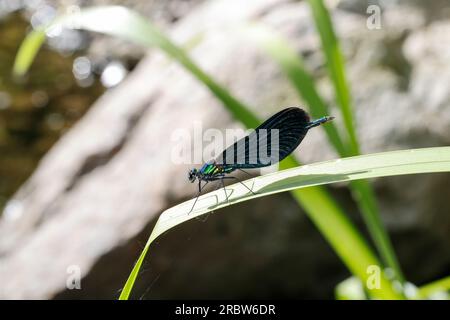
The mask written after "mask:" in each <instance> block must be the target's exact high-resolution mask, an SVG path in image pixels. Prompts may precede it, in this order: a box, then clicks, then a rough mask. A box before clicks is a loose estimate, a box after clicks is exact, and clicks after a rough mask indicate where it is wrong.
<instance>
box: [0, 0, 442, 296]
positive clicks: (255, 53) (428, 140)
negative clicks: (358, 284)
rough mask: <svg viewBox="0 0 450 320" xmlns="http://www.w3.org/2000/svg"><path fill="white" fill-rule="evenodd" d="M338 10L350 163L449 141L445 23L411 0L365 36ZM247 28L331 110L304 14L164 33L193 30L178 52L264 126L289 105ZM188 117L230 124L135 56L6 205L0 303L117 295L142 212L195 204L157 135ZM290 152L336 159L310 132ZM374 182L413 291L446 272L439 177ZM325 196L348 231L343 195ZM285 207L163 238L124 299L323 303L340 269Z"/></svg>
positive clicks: (275, 9)
mask: <svg viewBox="0 0 450 320" xmlns="http://www.w3.org/2000/svg"><path fill="white" fill-rule="evenodd" d="M345 2H349V1H345ZM343 8H344V9H343ZM343 8H339V7H338V8H337V9H335V10H334V11H333V20H334V23H335V25H336V29H337V32H338V34H339V36H340V38H341V39H342V42H343V43H342V46H343V49H344V52H345V54H346V58H347V68H348V72H349V80H350V83H351V89H352V93H353V94H354V105H355V109H356V113H357V122H358V128H359V129H358V136H359V139H360V143H361V146H362V149H363V152H365V153H369V152H379V151H386V150H396V149H404V148H414V147H430V146H442V145H448V144H450V126H449V125H448V124H449V123H450V109H449V107H448V105H449V103H450V90H449V88H448V82H449V81H448V80H449V79H450V67H449V65H448V60H449V57H450V49H449V47H448V46H447V45H446V44H447V43H449V40H450V38H449V36H450V20H445V19H442V20H440V21H436V22H432V21H430V20H429V19H428V18H427V17H428V15H427V13H426V11H425V10H423V8H422V7H421V5H420V3H419V4H415V5H411V6H408V5H407V4H401V5H400V6H389V7H388V8H386V10H384V11H383V27H382V28H381V29H380V30H368V29H367V28H366V16H365V15H364V14H361V13H360V12H358V10H349V9H348V8H346V7H343ZM399 17H401V19H399ZM255 19H258V20H261V21H262V22H264V23H266V24H268V25H271V26H272V27H273V28H276V29H277V30H279V31H280V32H281V33H282V34H284V35H285V36H286V37H287V38H288V39H289V40H290V43H291V44H292V45H293V46H294V47H295V48H296V50H297V51H298V52H299V54H301V55H302V56H303V58H304V60H305V64H306V66H307V67H308V68H309V69H310V70H312V71H314V75H315V77H316V79H317V82H318V84H319V85H320V88H321V91H322V92H323V94H324V95H325V96H326V97H327V98H328V99H329V100H330V103H331V104H332V97H333V94H332V90H331V89H330V85H329V83H328V81H327V80H326V70H325V67H324V64H323V62H322V60H321V59H322V57H321V53H320V51H319V49H320V41H319V39H318V38H317V34H316V33H315V30H314V27H313V22H312V20H311V17H310V12H309V8H308V6H307V4H306V3H304V2H289V1H281V0H252V1H245V2H239V3H238V2H237V1H236V2H235V1H213V2H208V3H207V4H205V5H202V6H201V7H199V8H197V9H196V10H194V11H193V12H192V13H190V14H189V15H187V16H186V17H185V18H183V19H182V20H180V21H179V23H177V24H176V26H175V27H174V28H173V29H172V30H171V35H172V37H173V39H176V41H177V42H183V41H184V40H186V39H190V38H192V37H195V36H198V35H199V34H201V41H200V42H199V43H198V44H197V45H196V46H195V47H194V48H193V49H192V50H191V56H192V57H193V58H194V60H195V61H197V62H198V63H199V65H200V66H201V67H202V68H203V69H205V70H206V71H207V72H209V73H210V74H212V75H214V77H215V78H216V79H217V80H218V81H220V82H221V83H222V84H224V85H225V86H226V87H228V88H229V89H230V90H231V91H232V92H233V93H234V94H235V95H236V96H238V97H239V98H240V99H242V100H243V101H245V102H246V103H248V104H249V105H251V106H253V107H254V108H255V109H254V111H255V112H257V113H258V114H259V115H261V118H264V117H265V116H267V115H269V114H271V113H272V112H273V111H275V110H277V109H279V108H280V107H281V106H287V105H302V103H301V102H299V99H298V97H297V96H296V94H295V92H294V91H293V89H292V88H291V86H290V84H289V83H288V81H287V80H286V79H285V78H284V76H283V75H282V74H281V72H280V71H279V69H278V67H277V66H276V64H275V63H273V62H272V61H271V60H270V59H269V58H268V57H267V56H265V55H264V54H263V53H262V52H261V51H259V50H258V49H257V48H255V47H254V46H252V45H251V44H249V43H248V42H245V41H244V40H242V39H240V38H239V37H236V35H235V34H233V33H232V32H230V30H229V29H230V26H233V25H236V24H239V23H241V22H243V21H249V20H255ZM333 110H334V107H333ZM333 113H336V112H333ZM336 115H337V114H336ZM196 120H201V121H202V126H203V128H228V127H238V126H239V125H237V124H235V123H233V122H232V119H231V118H230V116H229V115H228V113H227V111H226V110H225V109H224V108H223V107H222V105H221V104H220V103H219V102H218V101H217V100H216V99H215V98H214V97H213V96H212V95H211V93H210V92H209V91H208V90H207V89H205V88H204V87H203V86H202V85H201V84H199V83H198V82H197V81H195V80H194V79H193V78H192V76H191V75H189V74H188V73H186V72H185V71H184V70H183V69H182V68H181V67H180V66H178V65H177V64H175V63H172V62H170V61H169V60H167V59H166V58H165V57H163V56H162V55H161V54H159V53H157V52H155V51H152V52H151V53H149V55H148V57H147V58H146V59H144V60H143V61H142V62H141V63H140V65H139V66H138V67H137V68H136V70H135V71H134V72H133V73H132V74H131V75H129V77H128V78H127V79H126V80H125V81H124V82H123V83H122V84H121V85H120V86H118V87H117V88H115V89H113V90H110V91H108V92H107V93H106V94H105V95H104V96H103V97H102V98H101V99H99V100H98V101H97V102H96V104H95V105H94V106H93V107H92V108H91V110H90V111H89V112H88V114H87V115H86V116H85V117H84V118H83V119H82V120H81V121H80V122H79V123H78V124H77V125H76V126H75V127H74V128H73V129H72V130H70V131H69V132H68V133H67V134H66V135H65V136H64V137H63V138H62V139H61V140H60V141H59V142H58V143H57V144H56V145H55V147H54V148H53V149H52V150H51V151H50V152H49V153H48V154H47V156H46V157H45V158H44V159H42V161H41V164H40V165H39V168H38V169H37V170H36V172H35V173H34V175H33V176H32V177H31V178H30V179H29V181H28V182H27V183H26V184H25V185H24V186H23V187H22V188H21V190H19V192H18V193H17V194H16V195H15V197H14V198H13V199H12V200H11V201H10V202H9V204H8V206H7V207H6V209H5V212H4V214H3V216H2V218H1V220H0V283H1V284H2V285H1V286H0V297H1V298H37V299H42V298H54V297H56V298H112V297H117V296H118V290H119V289H120V288H121V286H122V284H123V283H124V281H125V279H126V277H127V275H128V273H129V271H130V270H131V266H132V264H133V262H134V261H135V259H137V256H138V254H139V252H140V250H141V249H142V247H143V244H144V243H145V239H146V237H147V236H148V235H149V234H150V231H151V228H152V226H153V224H154V222H155V219H156V218H157V216H158V214H159V213H160V212H161V211H162V210H164V209H165V208H167V207H169V206H171V205H174V204H176V203H178V202H180V201H181V200H183V199H186V198H188V197H191V196H192V195H193V194H194V192H195V186H193V185H190V184H189V183H188V182H187V180H186V172H187V169H188V168H189V165H175V164H173V163H172V161H171V150H172V148H173V143H172V142H171V135H172V133H173V130H174V129H175V128H185V129H187V130H192V123H193V122H194V121H196ZM296 154H297V155H298V156H299V158H300V159H301V160H302V161H304V162H307V163H309V162H313V161H321V160H325V159H330V158H334V157H336V154H335V153H334V152H333V151H332V150H331V148H330V147H329V146H328V144H327V142H326V139H325V136H324V134H323V133H322V132H321V131H320V130H316V131H313V132H311V133H310V134H308V138H307V139H306V140H305V142H304V143H303V144H302V146H301V147H300V148H299V149H298V150H297V152H296ZM374 184H375V188H376V191H377V195H378V198H379V204H380V208H381V212H382V217H383V220H384V221H385V222H386V224H387V226H388V228H389V230H390V232H391V234H392V235H393V239H394V245H395V246H396V248H397V251H398V254H399V257H400V260H401V264H402V266H403V267H404V269H405V271H406V273H407V276H408V278H409V279H411V281H413V282H415V283H417V284H420V283H423V282H425V281H428V280H431V279H433V278H434V277H439V276H443V275H446V274H448V271H449V267H450V250H449V247H448V243H449V240H450V238H449V235H450V232H449V229H450V215H449V214H448V213H449V212H450V202H449V201H448V196H449V190H450V179H449V176H448V175H445V174H433V175H418V176H408V177H398V178H387V179H379V180H376V181H375V183H374ZM332 192H333V193H334V194H335V195H336V197H337V199H338V200H339V202H340V203H341V204H342V205H343V207H344V208H345V209H346V211H347V212H349V214H350V215H351V216H352V217H353V218H354V220H355V222H356V223H358V225H362V224H361V221H360V217H359V215H357V214H356V212H357V210H356V208H355V205H354V204H353V202H352V200H351V197H350V196H349V193H348V191H347V189H346V188H343V187H342V186H334V187H333V188H332ZM298 211H299V209H298V208H297V207H296V205H295V203H294V202H293V201H292V199H291V198H290V196H289V194H282V195H278V196H274V197H270V198H265V199H261V200H257V201H253V202H247V203H244V204H240V205H237V206H233V207H230V208H227V209H225V210H223V212H219V214H213V215H210V216H209V218H208V219H207V221H206V222H205V223H203V222H201V221H197V220H194V221H192V222H189V223H186V224H184V225H182V226H179V227H177V228H175V229H173V230H172V231H170V232H168V233H167V234H166V235H164V236H163V237H161V238H160V239H159V240H157V242H156V243H155V245H154V247H153V248H152V249H151V250H150V255H149V259H148V261H147V263H146V265H145V268H144V269H145V271H144V272H143V273H142V275H141V276H140V278H139V281H138V284H137V287H136V290H135V296H134V297H135V298H140V297H144V298H205V297H206V298H267V297H278V298H283V297H290V298H302V297H307V298H320V297H322V298H323V297H331V296H332V290H333V287H334V286H335V284H336V283H337V282H339V281H340V280H343V279H344V278H345V277H346V276H348V273H347V271H346V270H345V269H344V267H343V265H342V264H341V262H340V261H339V260H338V258H337V257H336V256H335V254H334V253H333V252H332V251H331V250H330V249H329V247H328V245H327V244H326V242H325V241H324V240H323V239H322V237H321V235H320V234H319V233H318V232H317V230H316V229H315V228H314V227H313V226H312V224H311V222H310V221H309V220H308V219H307V217H306V216H305V215H303V214H299V213H298ZM71 265H77V266H79V267H80V268H81V271H82V275H83V279H82V281H81V285H82V290H67V289H66V280H67V276H68V273H67V268H68V267H69V266H71Z"/></svg>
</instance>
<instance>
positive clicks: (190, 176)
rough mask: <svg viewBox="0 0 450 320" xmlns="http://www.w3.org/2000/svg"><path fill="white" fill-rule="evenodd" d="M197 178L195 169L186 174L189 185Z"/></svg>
mask: <svg viewBox="0 0 450 320" xmlns="http://www.w3.org/2000/svg"><path fill="white" fill-rule="evenodd" d="M196 178H197V169H195V168H194V169H191V170H189V173H188V179H189V181H190V182H191V183H193V182H195V179H196Z"/></svg>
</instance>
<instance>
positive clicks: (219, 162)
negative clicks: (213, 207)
mask: <svg viewBox="0 0 450 320" xmlns="http://www.w3.org/2000/svg"><path fill="white" fill-rule="evenodd" d="M333 119H334V117H328V116H327V117H322V118H320V119H317V120H313V121H310V117H309V115H308V113H306V111H304V110H303V109H300V108H296V107H290V108H286V109H284V110H282V111H280V112H278V113H276V114H274V115H273V116H271V117H270V118H269V119H267V120H266V121H265V122H264V123H262V124H261V125H260V126H259V127H257V128H256V129H255V130H254V131H252V132H251V133H250V134H249V135H247V136H245V137H244V138H242V139H240V140H238V141H237V142H235V143H234V144H232V145H231V146H229V147H228V148H227V149H226V150H225V151H223V152H222V153H221V154H220V155H219V156H217V157H216V158H215V159H212V160H210V161H208V162H206V163H205V164H204V165H203V166H202V167H201V168H200V169H198V170H197V169H195V168H194V169H191V170H190V171H189V174H188V178H189V181H190V182H192V183H194V182H195V180H198V194H197V198H196V199H195V201H194V204H193V205H192V208H191V211H192V210H193V209H194V206H195V204H196V203H197V200H198V197H199V196H200V194H201V192H202V190H203V188H204V187H205V186H206V185H207V184H208V183H209V182H211V181H219V182H221V184H222V187H223V189H224V191H225V197H226V200H227V201H228V194H227V191H226V189H225V183H224V180H225V179H236V180H237V181H239V180H238V179H237V178H236V177H234V176H230V175H229V174H230V173H231V172H233V171H235V170H240V171H243V172H245V173H247V172H246V171H244V170H243V169H256V168H262V167H266V166H270V165H273V164H275V163H277V162H279V161H281V160H283V159H284V158H286V157H287V156H288V155H289V154H291V153H292V151H294V150H295V148H297V147H298V145H299V144H300V142H302V140H303V138H304V137H305V135H306V133H307V132H308V130H309V129H311V128H313V127H317V126H319V125H321V124H322V123H325V122H328V121H331V120H333ZM247 174H248V173H247ZM202 181H203V182H205V183H204V185H203V186H202ZM239 182H240V183H241V184H242V185H243V186H245V187H246V188H247V189H248V190H249V191H250V192H252V193H253V191H252V190H251V189H250V188H248V187H247V186H246V185H245V184H243V183H242V182H241V181H239ZM191 211H189V212H191Z"/></svg>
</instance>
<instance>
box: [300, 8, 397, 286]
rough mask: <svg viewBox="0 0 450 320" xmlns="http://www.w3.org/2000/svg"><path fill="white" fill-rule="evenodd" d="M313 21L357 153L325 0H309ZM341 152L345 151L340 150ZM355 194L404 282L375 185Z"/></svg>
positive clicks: (356, 187)
mask: <svg viewBox="0 0 450 320" xmlns="http://www.w3.org/2000/svg"><path fill="white" fill-rule="evenodd" d="M308 3H309V5H310V7H311V10H312V14H313V17H314V21H315V24H316V27H317V30H318V31H319V35H320V39H321V42H322V49H323V52H324V54H325V56H326V62H327V64H326V65H327V69H328V73H329V75H330V78H331V80H332V84H333V86H334V92H335V97H336V101H337V103H338V105H339V107H340V110H341V114H342V117H343V120H344V124H345V128H346V131H347V136H348V143H347V145H346V147H347V148H346V149H347V150H348V151H349V153H347V154H345V156H350V155H358V154H359V145H358V140H357V137H356V130H355V124H354V119H353V108H352V103H351V93H350V89H349V87H348V82H347V79H346V73H345V66H344V59H343V55H342V53H341V50H340V45H339V41H338V38H337V37H336V34H335V32H334V29H333V24H332V22H331V17H330V14H329V12H328V10H327V8H326V7H325V5H324V3H323V1H322V0H308ZM341 156H342V154H341ZM350 186H351V190H352V193H353V195H354V198H355V199H356V201H357V202H358V205H359V207H360V209H361V213H362V216H363V218H364V221H365V223H366V225H367V228H368V229H369V232H370V234H371V236H372V238H373V240H374V243H375V246H376V247H377V249H378V252H379V253H380V255H381V257H382V259H383V261H384V263H385V264H386V265H387V266H389V267H390V268H392V269H393V271H394V272H395V276H396V278H397V279H398V280H399V281H400V282H402V283H404V282H405V279H404V276H403V273H402V271H401V268H400V264H399V263H398V260H397V256H396V254H395V251H394V248H393V246H392V243H391V241H390V239H389V235H388V233H387V231H386V229H385V228H384V226H383V223H382V222H381V218H380V214H379V210H378V206H377V201H376V198H375V194H374V192H373V189H372V187H371V186H370V184H369V183H368V182H367V181H357V182H352V183H351V184H350Z"/></svg>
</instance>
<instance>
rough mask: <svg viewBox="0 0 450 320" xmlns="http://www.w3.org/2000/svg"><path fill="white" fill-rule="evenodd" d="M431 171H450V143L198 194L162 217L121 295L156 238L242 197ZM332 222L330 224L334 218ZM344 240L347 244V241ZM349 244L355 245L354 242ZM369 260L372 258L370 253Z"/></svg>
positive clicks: (340, 162) (297, 170)
mask: <svg viewBox="0 0 450 320" xmlns="http://www.w3.org/2000/svg"><path fill="white" fill-rule="evenodd" d="M432 172H450V147H440V148H424V149H412V150H403V151H394V152H386V153H378V154H371V155H364V156H356V157H350V158H344V159H338V160H333V161H326V162H321V163H316V164H311V165H304V166H301V167H298V168H292V169H288V170H283V171H279V172H276V173H272V174H268V175H264V176H261V177H257V178H253V179H250V180H247V181H244V182H243V183H245V184H246V185H247V186H248V187H250V188H251V189H252V190H253V192H254V193H256V194H255V195H253V194H251V193H250V192H249V191H248V190H247V188H245V187H244V186H242V185H241V184H239V183H237V184H234V185H231V186H227V188H226V189H227V193H228V195H229V199H228V202H227V201H226V199H225V195H224V193H223V190H217V191H214V192H210V193H207V194H205V195H202V196H201V197H199V199H198V201H197V203H196V205H195V209H194V210H193V211H192V212H190V213H189V211H190V209H191V207H192V205H193V203H194V201H195V199H192V200H189V201H186V202H183V203H181V204H179V205H177V206H175V207H172V208H170V209H167V210H166V211H164V212H163V213H162V214H161V216H160V217H159V219H158V221H157V223H156V225H155V227H154V229H153V231H152V233H151V235H150V237H149V240H148V242H147V244H146V247H145V249H144V251H143V252H142V254H141V257H139V260H138V261H139V262H140V263H137V264H136V265H135V267H134V269H133V272H132V274H131V275H130V278H129V279H128V281H127V283H126V285H125V288H127V291H125V289H124V291H123V292H122V295H121V298H128V296H129V294H130V290H131V288H132V286H133V283H134V281H135V280H136V276H137V274H138V272H139V268H140V264H141V263H142V261H143V259H144V256H145V253H146V252H147V250H148V247H149V246H150V244H151V243H152V242H153V240H155V239H156V238H157V237H159V236H160V235H161V234H162V233H164V232H166V231H167V230H169V229H171V228H173V227H174V226H176V225H179V224H181V223H183V222H185V221H188V220H190V219H193V218H195V217H198V216H200V215H203V214H206V213H208V212H211V211H216V210H218V209H220V208H224V207H227V206H230V205H233V204H236V203H239V202H242V201H247V200H251V199H255V198H259V197H263V196H266V195H270V194H275V193H279V192H284V191H289V190H293V189H298V188H306V187H311V186H317V185H324V184H330V183H336V182H345V181H352V180H358V179H368V178H376V177H387V176H396V175H405V174H418V173H432ZM329 223H330V224H331V222H329ZM334 231H335V232H331V233H328V235H332V237H334V239H333V240H332V241H331V242H332V243H334V242H339V241H340V240H344V239H345V237H347V236H348V234H349V231H348V230H345V231H346V232H341V231H342V230H334ZM341 237H343V238H341ZM343 243H344V244H346V243H345V242H343ZM348 245H349V246H352V243H349V244H348ZM347 254H348V255H349V256H350V257H351V256H352V254H351V250H348V252H347ZM345 260H346V259H345V258H344V261H345ZM367 260H370V257H369V258H368V259H367ZM389 285H390V284H389V282H388V281H385V282H383V283H382V286H389ZM382 289H383V290H387V289H388V288H386V287H384V288H382ZM372 295H375V296H376V295H377V292H372Z"/></svg>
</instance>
